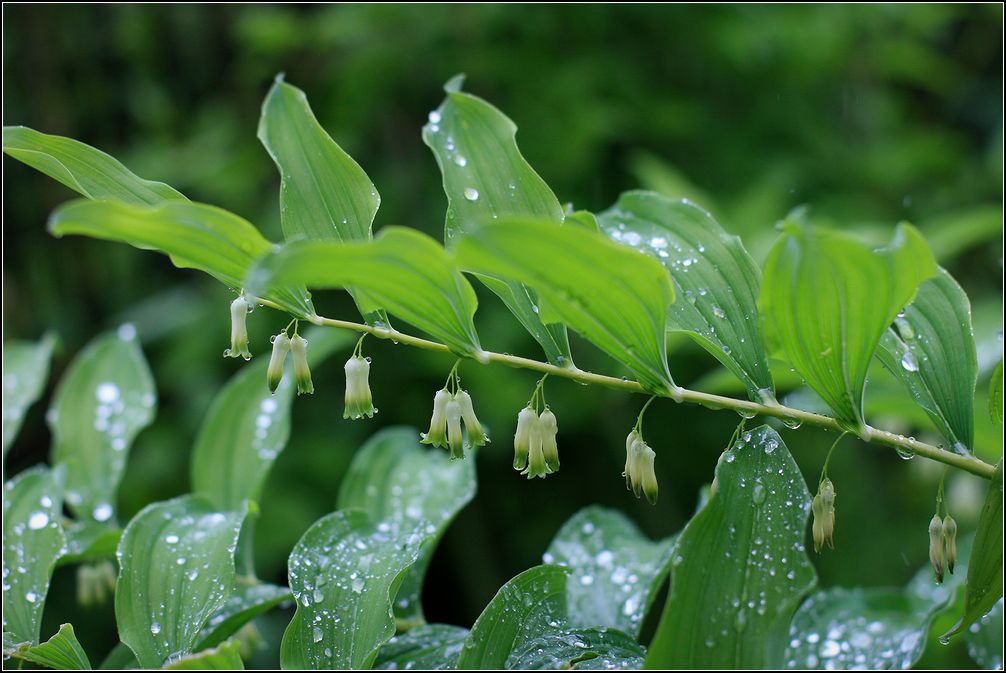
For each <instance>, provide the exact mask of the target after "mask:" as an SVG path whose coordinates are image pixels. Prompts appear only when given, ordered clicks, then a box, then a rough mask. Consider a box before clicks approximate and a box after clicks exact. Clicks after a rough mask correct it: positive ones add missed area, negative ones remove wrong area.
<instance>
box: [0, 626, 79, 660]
mask: <svg viewBox="0 0 1006 673" xmlns="http://www.w3.org/2000/svg"><path fill="white" fill-rule="evenodd" d="M4 654H5V655H8V654H9V655H10V656H12V657H15V658H17V659H23V660H24V661H29V662H31V663H33V664H38V665H40V666H45V667H47V668H54V669H56V670H63V671H65V670H78V671H79V670H90V669H91V662H90V660H89V659H88V658H87V653H85V652H84V648H83V647H81V646H80V643H79V642H77V636H76V635H75V634H74V633H73V625H72V624H62V625H61V626H60V627H59V631H57V632H56V635H54V636H53V637H52V638H50V639H49V640H47V641H45V642H44V643H39V644H38V645H30V644H28V643H24V644H22V645H21V647H18V648H17V649H16V650H14V651H13V652H9V653H8V652H4Z"/></svg>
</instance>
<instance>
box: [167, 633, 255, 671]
mask: <svg viewBox="0 0 1006 673" xmlns="http://www.w3.org/2000/svg"><path fill="white" fill-rule="evenodd" d="M239 649H240V643H238V642H237V641H236V640H229V641H227V642H226V643H224V644H222V645H220V646H219V647H214V648H212V649H208V650H203V651H201V652H197V653H195V654H187V655H185V656H182V657H179V658H178V659H173V660H172V661H171V663H169V664H168V665H167V666H165V667H164V668H165V669H167V670H169V671H243V670H244V668H245V665H244V662H243V661H241V655H240V654H239V653H238V650H239Z"/></svg>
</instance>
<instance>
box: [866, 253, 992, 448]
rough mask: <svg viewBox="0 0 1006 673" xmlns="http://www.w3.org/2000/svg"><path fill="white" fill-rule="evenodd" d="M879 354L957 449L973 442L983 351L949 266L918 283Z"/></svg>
mask: <svg viewBox="0 0 1006 673" xmlns="http://www.w3.org/2000/svg"><path fill="white" fill-rule="evenodd" d="M880 346H881V347H880V348H878V349H877V357H878V358H879V360H880V361H881V362H882V363H883V364H884V366H885V367H887V369H888V370H889V371H890V372H891V373H892V374H894V376H895V377H896V378H897V379H898V380H899V381H901V383H902V384H903V385H904V386H905V387H906V388H907V389H908V391H909V392H910V393H911V394H912V398H913V399H914V400H915V402H916V404H918V405H919V406H920V407H922V408H923V409H925V411H926V414H928V416H929V417H930V418H931V419H932V420H933V423H935V424H936V427H937V428H939V430H940V433H941V434H942V435H943V437H944V438H945V439H946V440H947V442H948V446H950V447H951V448H952V449H953V450H954V451H956V452H958V453H963V454H970V453H971V451H972V449H973V447H974V425H975V418H974V396H975V383H976V381H977V380H978V355H977V352H976V350H975V336H974V329H973V327H972V326H971V303H970V302H969V301H968V296H967V295H966V294H964V290H962V289H961V286H960V285H958V284H957V281H955V280H954V279H953V277H952V276H951V275H950V274H949V273H947V272H946V271H945V270H944V269H939V270H938V272H937V274H936V275H935V276H933V277H932V278H930V279H929V280H927V281H925V282H923V283H922V284H921V285H919V290H918V292H917V293H916V295H915V299H914V300H912V303H911V304H909V305H908V306H906V307H905V310H904V311H902V313H900V314H899V315H898V317H896V318H895V319H894V327H892V328H890V329H888V330H887V331H886V332H884V336H883V337H881V339H880Z"/></svg>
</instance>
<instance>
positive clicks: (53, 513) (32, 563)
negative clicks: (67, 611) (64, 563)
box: [3, 467, 65, 650]
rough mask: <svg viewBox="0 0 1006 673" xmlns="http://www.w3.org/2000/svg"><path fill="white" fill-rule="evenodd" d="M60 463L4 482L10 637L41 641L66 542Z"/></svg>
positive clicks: (6, 618)
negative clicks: (58, 561)
mask: <svg viewBox="0 0 1006 673" xmlns="http://www.w3.org/2000/svg"><path fill="white" fill-rule="evenodd" d="M61 473H62V470H60V469H59V468H57V469H55V470H50V469H47V468H45V467H33V468H31V469H30V470H26V471H25V472H22V473H21V474H19V475H17V476H16V477H14V479H12V480H11V481H8V482H7V483H6V484H4V490H3V584H4V587H3V632H4V649H5V650H6V649H7V644H8V642H13V643H22V642H27V643H37V642H38V630H39V625H40V624H41V621H42V608H43V607H44V606H45V597H46V594H47V593H48V591H49V578H50V577H51V576H52V570H53V567H55V565H56V559H58V558H59V556H60V554H62V552H63V545H64V543H65V540H64V537H63V529H62V528H60V525H59V518H60V517H61V516H62V514H63V497H62V493H63V488H62V480H63V479H64V477H65V475H63V474H61Z"/></svg>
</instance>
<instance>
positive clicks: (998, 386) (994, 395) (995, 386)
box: [989, 360, 1003, 430]
mask: <svg viewBox="0 0 1006 673" xmlns="http://www.w3.org/2000/svg"><path fill="white" fill-rule="evenodd" d="M989 415H990V416H992V420H993V421H995V422H996V423H998V424H999V429H1000V430H1001V429H1002V427H1003V361H1002V360H999V364H997V365H996V368H995V370H994V371H993V372H992V380H991V381H989Z"/></svg>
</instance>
